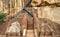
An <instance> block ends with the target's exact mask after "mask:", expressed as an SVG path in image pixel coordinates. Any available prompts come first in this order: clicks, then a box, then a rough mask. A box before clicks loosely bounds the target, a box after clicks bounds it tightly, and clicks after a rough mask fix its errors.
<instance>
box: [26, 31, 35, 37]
mask: <svg viewBox="0 0 60 37" xmlns="http://www.w3.org/2000/svg"><path fill="white" fill-rule="evenodd" d="M26 37H34V32H33V30H27V35H26Z"/></svg>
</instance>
